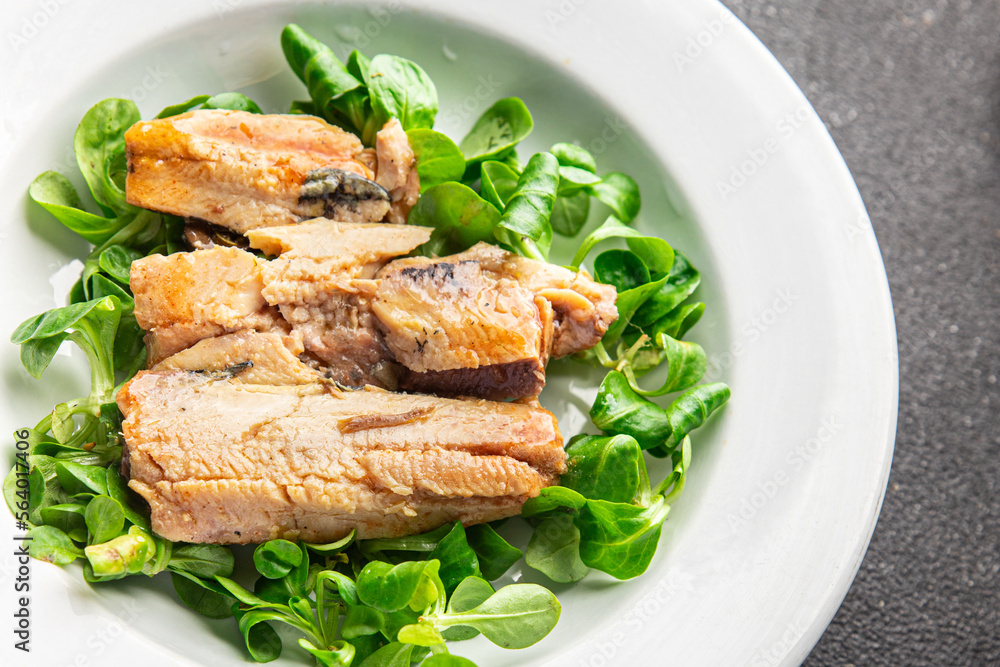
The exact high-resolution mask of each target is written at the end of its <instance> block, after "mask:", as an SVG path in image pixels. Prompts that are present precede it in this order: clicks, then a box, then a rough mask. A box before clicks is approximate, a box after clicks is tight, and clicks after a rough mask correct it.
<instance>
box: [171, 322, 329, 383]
mask: <svg viewBox="0 0 1000 667" xmlns="http://www.w3.org/2000/svg"><path fill="white" fill-rule="evenodd" d="M297 343H298V341H297V340H296V339H294V338H290V337H288V336H280V335H278V334H275V333H258V332H256V331H249V330H248V331H240V332H238V333H234V334H227V335H225V336H216V337H214V338H206V339H205V340H201V341H198V342H197V343H195V344H194V345H192V346H191V347H189V348H188V349H186V350H182V351H181V352H178V353H177V354H174V355H172V356H170V357H168V358H166V359H164V360H163V361H161V362H159V363H158V364H156V365H155V366H153V368H152V370H154V371H176V370H184V371H195V372H198V373H207V374H209V375H214V376H216V377H218V376H219V374H221V375H222V376H225V377H230V378H233V379H235V380H238V381H240V382H244V383H247V384H270V385H275V386H278V385H287V384H309V383H311V382H320V381H321V380H322V379H323V376H322V375H321V374H320V373H319V372H317V371H316V370H315V369H312V368H310V367H309V366H307V365H305V364H304V363H302V361H300V360H299V358H298V357H297V356H296V355H297V354H301V353H302V347H301V345H300V344H297Z"/></svg>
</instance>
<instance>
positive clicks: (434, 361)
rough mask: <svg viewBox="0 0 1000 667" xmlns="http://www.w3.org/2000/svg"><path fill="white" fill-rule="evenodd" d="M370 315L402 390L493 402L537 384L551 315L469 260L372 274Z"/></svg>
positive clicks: (409, 264)
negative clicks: (399, 371)
mask: <svg viewBox="0 0 1000 667" xmlns="http://www.w3.org/2000/svg"><path fill="white" fill-rule="evenodd" d="M372 310H373V312H374V313H375V315H376V316H377V317H378V320H379V323H380V324H381V328H382V332H383V334H384V338H385V343H386V346H387V347H388V348H389V350H390V351H391V352H392V354H393V356H394V357H395V358H396V360H397V361H398V362H399V363H401V364H403V365H404V366H405V367H406V368H408V369H409V370H410V371H412V372H411V373H407V374H406V375H405V376H404V378H403V380H402V382H403V384H402V386H403V387H404V388H406V389H415V390H418V391H421V390H422V391H438V392H442V393H448V394H454V395H472V396H480V397H483V398H491V399H495V400H500V399H504V398H511V397H520V396H537V395H538V394H539V393H541V391H542V387H544V386H545V363H546V361H547V360H548V354H549V345H550V343H551V338H552V309H551V308H550V307H548V302H546V301H545V300H544V299H536V297H535V296H534V295H532V294H531V293H530V292H529V291H528V290H526V289H524V288H523V287H521V286H520V285H519V284H518V283H517V282H516V281H513V280H509V279H506V278H504V279H501V280H495V279H493V278H492V277H491V276H488V275H485V274H484V272H483V270H482V267H481V266H480V265H479V263H478V262H476V261H471V260H470V261H462V262H455V263H452V262H449V261H443V260H437V261H435V260H427V259H422V258H413V259H410V260H401V261H398V262H393V263H392V264H389V265H388V266H387V267H385V268H384V269H382V271H381V272H379V274H378V289H377V291H376V294H375V300H374V302H373V304H372Z"/></svg>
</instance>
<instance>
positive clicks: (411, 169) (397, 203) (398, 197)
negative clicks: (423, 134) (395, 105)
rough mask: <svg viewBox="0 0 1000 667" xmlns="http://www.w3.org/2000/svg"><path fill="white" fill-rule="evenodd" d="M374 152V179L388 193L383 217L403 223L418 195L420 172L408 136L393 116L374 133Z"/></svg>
mask: <svg viewBox="0 0 1000 667" xmlns="http://www.w3.org/2000/svg"><path fill="white" fill-rule="evenodd" d="M375 154H376V156H377V157H378V175H377V176H376V177H375V181H376V182H377V183H378V184H379V185H381V186H382V187H383V188H385V189H386V190H388V191H389V194H390V195H391V196H392V206H391V207H390V208H389V215H388V217H387V218H386V219H387V220H388V221H389V222H394V223H405V222H406V219H407V216H409V214H410V209H411V208H413V206H414V204H416V203H417V198H418V197H420V176H419V175H418V174H417V163H416V158H415V156H414V154H413V148H411V147H410V140H409V139H407V137H406V132H404V131H403V126H402V125H401V124H400V122H399V121H398V120H397V119H395V118H391V119H390V120H389V122H388V123H386V124H385V126H384V127H383V128H382V129H381V130H379V132H378V133H377V134H376V135H375Z"/></svg>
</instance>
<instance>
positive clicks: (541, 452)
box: [118, 371, 565, 543]
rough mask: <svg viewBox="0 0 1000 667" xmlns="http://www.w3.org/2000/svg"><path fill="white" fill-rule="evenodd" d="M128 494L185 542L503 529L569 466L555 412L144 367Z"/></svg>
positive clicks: (132, 401)
mask: <svg viewBox="0 0 1000 667" xmlns="http://www.w3.org/2000/svg"><path fill="white" fill-rule="evenodd" d="M118 405H119V407H120V408H121V410H122V414H123V415H124V417H125V419H124V421H123V424H122V431H123V434H124V439H125V454H124V457H125V458H124V464H123V465H125V466H126V467H127V471H128V473H129V476H130V479H131V481H130V482H129V486H130V487H131V488H132V489H134V490H135V491H136V492H137V493H139V494H140V495H142V496H143V497H144V498H145V499H146V500H147V501H148V502H149V503H150V507H151V509H152V517H151V518H152V524H153V530H154V531H156V532H157V533H158V534H159V535H161V536H163V537H165V538H167V539H171V540H179V541H185V542H215V543H246V542H260V541H263V540H267V539H273V538H277V537H285V538H293V539H294V538H299V539H304V540H308V541H318V542H325V541H330V540H335V539H338V538H340V537H343V536H344V535H345V534H347V533H348V532H349V531H350V530H351V529H353V528H357V529H358V535H359V537H362V538H371V537H388V536H398V535H405V534H411V533H419V532H422V531H426V530H430V529H433V528H435V527H437V526H439V525H442V524H444V523H446V522H449V521H454V520H456V519H457V520H460V521H462V522H463V523H465V524H467V525H468V524H474V523H481V522H485V521H492V520H495V519H498V518H502V517H506V516H511V515H514V514H517V513H518V512H519V511H520V507H521V505H522V504H523V503H524V501H525V500H526V499H527V498H529V497H532V496H535V495H537V494H538V492H539V490H540V489H542V488H544V487H545V486H548V485H550V484H553V483H555V482H556V481H557V476H558V475H559V474H561V473H562V472H564V470H565V452H564V451H563V448H562V438H561V436H560V434H559V430H558V427H557V424H556V421H555V418H554V417H553V416H552V415H551V413H549V412H547V411H545V410H543V409H541V408H538V407H534V406H530V405H520V404H514V403H491V402H487V401H477V400H451V399H443V398H436V397H432V396H422V395H408V394H394V393H391V392H386V391H382V390H377V389H369V390H361V391H347V392H341V391H338V390H336V389H333V388H332V387H331V386H330V385H328V384H322V383H311V384H301V385H292V386H264V385H255V384H241V383H239V382H235V381H232V380H220V379H214V377H213V376H211V375H206V374H204V373H191V372H186V371H166V372H158V371H144V372H140V373H139V374H138V375H137V376H136V377H135V378H134V379H133V380H131V381H130V382H129V383H128V384H127V385H126V386H125V387H124V388H123V389H122V390H121V392H120V393H119V395H118Z"/></svg>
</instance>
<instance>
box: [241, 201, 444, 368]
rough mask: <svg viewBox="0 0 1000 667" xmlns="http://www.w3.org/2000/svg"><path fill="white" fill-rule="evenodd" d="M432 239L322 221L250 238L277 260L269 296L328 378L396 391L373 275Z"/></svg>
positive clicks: (419, 232)
mask: <svg viewBox="0 0 1000 667" xmlns="http://www.w3.org/2000/svg"><path fill="white" fill-rule="evenodd" d="M430 234H431V229H429V228H427V227H416V226H409V225H384V224H358V223H339V222H331V221H329V220H323V219H320V220H314V221H311V222H307V223H302V224H300V225H290V226H285V227H272V228H269V229H260V230H254V231H252V232H250V233H249V234H248V236H249V238H250V243H251V244H252V245H253V246H254V247H256V248H259V249H261V250H263V251H264V252H265V253H267V254H269V255H278V257H277V258H276V259H273V260H271V261H268V262H265V263H264V264H263V267H262V277H263V282H264V289H263V295H264V298H265V299H266V300H267V302H268V304H270V305H272V306H276V307H277V308H278V309H279V311H280V312H281V316H282V317H283V318H284V319H285V320H286V321H287V322H288V323H289V324H290V325H291V327H292V331H293V332H294V333H295V334H296V335H299V336H301V337H302V340H303V344H304V345H305V348H306V350H307V351H308V352H309V353H310V354H311V355H313V356H314V357H315V358H316V359H317V360H318V361H319V363H320V364H321V365H322V366H323V367H324V369H325V370H326V371H327V373H328V374H329V376H330V377H331V378H332V379H335V380H337V381H339V382H342V383H344V384H348V385H351V386H361V385H364V384H373V385H376V386H380V387H389V388H394V387H395V375H396V374H395V372H393V370H392V366H393V363H392V357H391V355H390V354H389V352H388V350H387V349H386V347H385V345H384V344H383V343H382V339H381V336H380V335H379V333H378V331H377V328H376V325H375V318H374V315H372V312H371V300H372V297H373V296H374V292H375V283H374V282H373V281H372V280H370V278H372V277H373V276H374V275H375V273H376V271H378V269H379V268H381V267H382V266H383V265H384V264H385V262H386V261H388V260H389V259H391V258H392V257H397V256H399V255H405V254H406V253H408V252H410V251H411V250H413V249H414V248H416V247H417V246H419V245H421V244H423V243H426V242H427V240H428V239H429V238H430Z"/></svg>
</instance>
